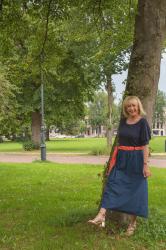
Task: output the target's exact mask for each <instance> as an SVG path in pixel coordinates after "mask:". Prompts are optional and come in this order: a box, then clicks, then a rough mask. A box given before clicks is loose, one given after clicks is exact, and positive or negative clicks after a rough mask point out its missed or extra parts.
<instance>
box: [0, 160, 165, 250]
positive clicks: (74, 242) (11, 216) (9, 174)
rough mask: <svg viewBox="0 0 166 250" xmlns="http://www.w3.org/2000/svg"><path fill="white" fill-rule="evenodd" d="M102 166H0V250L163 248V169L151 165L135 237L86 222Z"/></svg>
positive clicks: (96, 196)
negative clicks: (144, 212) (146, 211)
mask: <svg viewBox="0 0 166 250" xmlns="http://www.w3.org/2000/svg"><path fill="white" fill-rule="evenodd" d="M101 171H102V166H94V165H93V166H92V165H63V164H53V163H32V164H6V163H1V164H0V183H1V188H0V211H1V212H0V249H1V250H10V249H12V250H13V249H15V250H23V249H27V250H60V249H65V250H103V249H108V250H111V249H112V250H113V249H114V250H125V249H126V250H128V249H132V250H134V249H135V250H143V249H144V250H145V249H154V250H164V249H166V242H164V240H165V236H166V212H165V207H166V199H165V193H166V170H165V169H157V168H152V172H153V177H152V178H151V179H149V204H150V216H149V219H148V220H143V219H139V220H138V230H137V232H136V234H135V236H133V237H131V238H129V239H128V238H126V237H125V236H124V233H123V231H119V230H118V229H117V230H116V231H115V234H110V228H109V227H108V228H106V229H104V230H99V229H97V228H93V227H91V226H89V225H87V223H86V222H87V220H88V219H89V218H92V217H93V216H94V215H95V213H96V209H97V205H96V202H97V200H98V199H99V197H100V193H101V179H100V178H99V177H98V175H97V174H98V173H99V172H101Z"/></svg>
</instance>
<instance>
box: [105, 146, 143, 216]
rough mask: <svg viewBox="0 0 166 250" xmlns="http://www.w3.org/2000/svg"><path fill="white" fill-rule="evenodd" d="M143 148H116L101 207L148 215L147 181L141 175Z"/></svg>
mask: <svg viewBox="0 0 166 250" xmlns="http://www.w3.org/2000/svg"><path fill="white" fill-rule="evenodd" d="M143 159H144V157H143V150H131V151H125V150H120V149H119V150H118V154H117V158H116V163H115V166H114V168H113V169H112V171H111V172H110V174H109V176H108V179H107V183H106V186H105V190H104V193H103V197H102V203H101V207H103V208H106V209H111V210H114V211H119V212H124V213H127V214H131V215H137V216H141V217H144V218H147V217H148V183H147V178H145V177H144V176H143V164H144V160H143Z"/></svg>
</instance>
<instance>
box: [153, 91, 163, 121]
mask: <svg viewBox="0 0 166 250" xmlns="http://www.w3.org/2000/svg"><path fill="white" fill-rule="evenodd" d="M164 108H166V93H165V92H163V91H161V90H158V92H157V97H156V102H155V108H154V114H153V123H156V122H157V120H158V119H159V120H160V121H161V122H164V121H165V119H166V117H165V114H164Z"/></svg>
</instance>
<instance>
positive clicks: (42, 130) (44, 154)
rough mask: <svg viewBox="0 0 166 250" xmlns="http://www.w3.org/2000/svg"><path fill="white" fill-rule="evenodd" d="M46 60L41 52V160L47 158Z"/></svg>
mask: <svg viewBox="0 0 166 250" xmlns="http://www.w3.org/2000/svg"><path fill="white" fill-rule="evenodd" d="M43 60H44V55H43V53H41V64H40V66H41V68H40V77H41V144H40V149H41V161H45V160H46V144H45V122H44V81H43V70H42V63H43Z"/></svg>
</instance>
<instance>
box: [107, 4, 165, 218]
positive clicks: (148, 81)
mask: <svg viewBox="0 0 166 250" xmlns="http://www.w3.org/2000/svg"><path fill="white" fill-rule="evenodd" d="M165 36H166V1H165V0H139V1H138V12H137V15H136V19H135V33H134V44H133V49H132V53H131V58H130V64H129V71H128V78H127V85H126V90H125V95H124V96H127V95H136V96H138V97H139V98H140V99H141V100H142V103H143V106H144V108H145V111H146V112H147V120H148V122H149V124H150V126H152V116H153V109H154V104H155V98H156V95H157V89H158V81H159V76H160V61H161V52H162V48H163V42H164V38H165ZM116 140H117V137H116ZM114 146H115V143H114V145H113V148H114ZM113 148H112V150H111V154H110V159H111V156H112V152H113ZM110 159H109V161H110ZM109 161H108V164H107V165H109ZM105 182H106V180H105V181H104V185H105ZM116 215H117V214H115V213H113V216H115V217H116V218H117V216H116ZM111 216H112V215H111ZM119 218H120V220H121V222H122V221H125V220H128V216H127V215H124V214H120V216H119Z"/></svg>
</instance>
